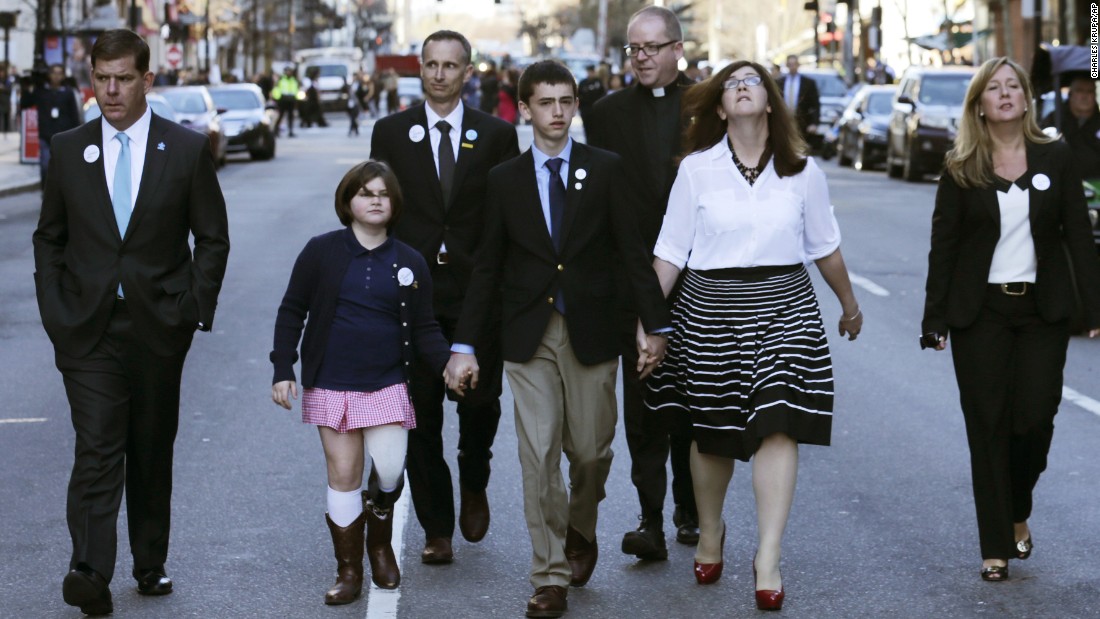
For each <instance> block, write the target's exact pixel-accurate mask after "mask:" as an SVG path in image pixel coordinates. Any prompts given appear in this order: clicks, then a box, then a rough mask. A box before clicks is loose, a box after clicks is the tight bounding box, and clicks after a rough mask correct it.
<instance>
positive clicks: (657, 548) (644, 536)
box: [622, 519, 668, 561]
mask: <svg viewBox="0 0 1100 619" xmlns="http://www.w3.org/2000/svg"><path fill="white" fill-rule="evenodd" d="M622 549H623V554H628V555H634V556H635V557H638V558H639V559H642V560H644V561H665V560H667V559H668V547H667V546H665V532H664V531H663V530H662V529H661V527H660V526H655V525H653V524H650V522H649V521H648V520H645V519H643V520H642V523H641V524H640V525H638V529H637V530H636V531H628V532H627V534H626V535H624V536H623V546H622Z"/></svg>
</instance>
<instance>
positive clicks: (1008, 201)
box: [921, 58, 1100, 582]
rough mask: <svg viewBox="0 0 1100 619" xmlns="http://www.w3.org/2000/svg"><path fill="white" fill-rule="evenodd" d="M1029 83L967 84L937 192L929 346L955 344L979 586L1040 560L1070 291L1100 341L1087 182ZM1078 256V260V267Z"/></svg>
mask: <svg viewBox="0 0 1100 619" xmlns="http://www.w3.org/2000/svg"><path fill="white" fill-rule="evenodd" d="M1031 100H1032V90H1031V84H1030V83H1029V81H1028V77H1027V72H1026V71H1024V69H1023V68H1022V67H1020V66H1019V65H1018V64H1016V63H1015V62H1012V61H1011V60H1009V59H1008V58H993V59H991V60H988V61H986V62H985V64H983V65H982V66H981V68H980V69H979V70H978V72H977V74H975V76H974V78H973V79H972V80H971V82H970V87H969V88H968V89H967V93H966V99H965V101H964V103H963V115H962V120H961V122H960V125H959V136H958V138H957V139H956V140H955V147H954V148H953V149H952V150H951V151H950V152H949V153H947V158H946V164H945V167H946V170H945V171H944V174H943V175H942V176H941V177H940V185H939V189H938V190H937V191H936V209H935V211H934V212H933V215H932V247H931V251H930V252H929V253H928V281H927V284H926V286H925V292H926V298H925V304H924V320H923V323H922V328H923V331H922V334H923V336H922V338H921V342H922V345H923V346H926V347H928V346H930V347H932V348H935V349H936V350H943V349H944V348H946V346H947V337H948V335H949V334H950V336H951V342H952V345H951V352H952V358H953V360H954V363H955V379H956V382H957V383H958V385H959V396H960V400H961V404H962V412H963V418H964V419H965V421H966V437H967V442H968V443H969V446H970V470H971V476H972V478H973V480H972V481H973V487H974V507H975V508H976V511H977V515H978V537H979V542H980V546H981V553H982V568H981V577H982V579H983V580H987V581H992V582H1001V581H1004V580H1007V579H1008V560H1009V559H1027V558H1028V557H1029V556H1031V550H1032V546H1033V544H1032V540H1031V529H1030V527H1029V526H1028V519H1029V518H1030V516H1031V508H1032V491H1033V490H1034V488H1035V484H1036V483H1037V482H1038V481H1039V475H1040V474H1041V473H1042V472H1043V470H1044V469H1045V468H1046V462H1047V452H1048V451H1049V450H1050V442H1051V439H1052V437H1053V436H1054V416H1055V414H1056V413H1057V412H1058V403H1059V402H1060V401H1061V399H1062V370H1063V368H1064V367H1065V363H1066V347H1067V346H1068V345H1069V317H1070V314H1071V312H1072V310H1073V303H1074V291H1073V279H1074V278H1076V280H1077V284H1078V286H1077V288H1078V289H1079V290H1080V294H1081V300H1082V301H1083V303H1084V308H1085V322H1086V324H1087V326H1088V327H1089V328H1090V331H1089V336H1090V337H1095V336H1096V335H1098V334H1100V329H1098V328H1097V327H1100V264H1098V262H1097V260H1096V249H1095V246H1094V242H1093V239H1092V232H1091V226H1090V225H1089V220H1088V210H1087V209H1086V207H1085V198H1084V194H1083V192H1082V191H1081V178H1080V177H1079V176H1078V174H1077V172H1076V169H1075V167H1074V165H1073V163H1074V162H1073V154H1072V151H1071V149H1070V147H1069V146H1067V145H1066V144H1065V143H1064V142H1056V141H1053V140H1052V139H1051V138H1048V137H1046V136H1045V135H1043V134H1042V133H1041V132H1040V131H1039V127H1038V125H1036V123H1035V112H1034V111H1033V110H1032V109H1031V107H1030V106H1029V104H1028V102H1029V101H1031ZM1067 255H1068V256H1070V257H1071V258H1072V260H1067Z"/></svg>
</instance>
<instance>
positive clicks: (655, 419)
mask: <svg viewBox="0 0 1100 619" xmlns="http://www.w3.org/2000/svg"><path fill="white" fill-rule="evenodd" d="M626 32H627V40H628V45H627V46H626V52H627V56H628V57H629V58H630V60H631V63H632V65H633V67H634V72H635V73H637V75H638V79H637V80H635V82H634V84H633V85H632V86H630V87H629V88H626V89H624V90H620V91H618V92H616V93H613V94H611V95H608V96H606V97H604V98H603V99H600V100H599V101H597V102H596V104H595V106H594V107H593V110H592V112H591V113H590V119H588V120H586V122H585V126H584V130H585V136H586V137H587V139H588V143H589V144H591V145H593V146H596V147H599V148H605V149H607V150H610V151H612V152H614V153H617V154H618V155H619V156H621V157H622V158H623V161H624V162H625V164H626V165H625V168H626V169H625V173H626V176H625V177H624V180H623V188H622V189H621V191H626V190H627V188H632V189H634V190H635V191H636V192H637V196H638V199H637V201H636V202H635V203H634V204H633V206H632V208H633V209H634V216H635V217H636V218H637V219H638V225H639V226H640V227H641V232H642V238H643V239H644V241H645V244H646V249H648V250H649V251H650V253H652V250H653V246H654V245H656V244H657V235H658V233H659V232H660V231H661V221H662V220H663V219H664V215H665V206H666V205H667V204H668V194H669V191H670V190H671V189H672V181H673V180H675V178H676V166H677V157H679V156H680V155H681V154H682V153H680V136H681V133H682V129H683V126H684V121H683V119H682V118H681V115H680V96H681V95H682V94H683V92H684V91H685V90H687V88H688V87H689V86H691V84H692V82H691V80H690V79H688V77H687V76H686V75H684V74H683V73H680V71H679V69H678V68H677V63H678V62H679V61H680V59H681V58H682V57H683V55H684V46H683V43H682V42H681V40H682V39H683V31H682V29H681V27H680V21H679V20H678V19H677V18H676V14H675V13H673V12H672V11H670V10H669V9H666V8H664V7H656V6H650V7H646V8H644V9H642V10H640V11H638V12H637V13H635V14H634V15H633V16H632V17H631V18H630V22H629V23H628V25H627V30H626ZM636 322H637V318H636V317H635V316H633V315H627V316H625V317H624V319H623V320H621V321H620V328H619V331H620V333H621V334H622V335H621V338H620V341H621V342H622V343H621V347H622V351H621V352H622V356H623V370H622V372H623V425H624V426H625V427H626V444H627V447H628V448H629V450H630V479H631V481H633V482H634V487H635V488H637V490H638V502H639V504H640V505H641V512H642V513H641V523H640V524H639V526H638V528H637V530H635V531H629V532H627V533H626V535H624V536H623V541H622V551H623V552H624V553H626V554H630V555H635V556H636V557H638V558H639V559H643V560H664V559H667V558H668V548H667V547H666V545H665V533H664V529H663V527H664V504H665V492H666V491H667V487H668V481H667V479H668V476H667V475H668V473H667V471H666V466H667V465H666V462H668V461H669V460H670V458H669V454H670V452H671V462H672V499H673V501H674V502H675V504H676V508H675V510H674V511H673V515H672V519H673V524H674V525H675V526H676V540H677V541H678V542H680V543H682V544H689V545H690V544H696V543H698V541H699V524H698V522H699V519H698V516H696V510H695V493H694V491H693V490H692V486H691V467H690V466H689V464H688V454H689V451H690V449H691V433H690V432H687V431H681V430H680V429H679V428H677V427H676V426H675V425H674V424H670V423H669V420H668V419H667V418H665V417H664V416H661V415H653V414H652V413H650V412H649V411H648V410H646V407H645V403H644V401H643V393H644V389H643V386H642V383H641V381H640V380H639V379H638V374H637V373H636V372H634V371H633V368H634V366H635V364H636V361H637V359H636V357H635V346H634V327H635V323H636Z"/></svg>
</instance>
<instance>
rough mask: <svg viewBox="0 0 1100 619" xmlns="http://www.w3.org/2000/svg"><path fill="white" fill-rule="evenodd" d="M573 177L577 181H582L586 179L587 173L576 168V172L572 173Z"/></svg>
mask: <svg viewBox="0 0 1100 619" xmlns="http://www.w3.org/2000/svg"><path fill="white" fill-rule="evenodd" d="M573 176H576V177H577V180H579V181H583V180H584V179H586V178H588V171H587V170H585V169H584V168H577V171H576V172H574V173H573Z"/></svg>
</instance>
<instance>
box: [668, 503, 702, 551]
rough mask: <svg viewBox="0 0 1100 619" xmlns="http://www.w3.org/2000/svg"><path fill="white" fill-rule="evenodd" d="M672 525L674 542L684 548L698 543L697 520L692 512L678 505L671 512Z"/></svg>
mask: <svg viewBox="0 0 1100 619" xmlns="http://www.w3.org/2000/svg"><path fill="white" fill-rule="evenodd" d="M672 523H673V524H675V525H676V541H677V542H680V543H681V544H684V545H686V546H695V545H696V544H698V543H699V518H698V516H696V515H695V513H694V512H692V511H691V510H688V509H684V508H682V507H680V506H679V505H677V506H676V511H674V512H672Z"/></svg>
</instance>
